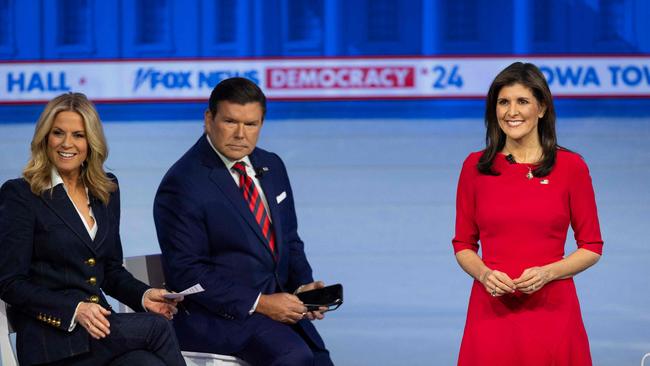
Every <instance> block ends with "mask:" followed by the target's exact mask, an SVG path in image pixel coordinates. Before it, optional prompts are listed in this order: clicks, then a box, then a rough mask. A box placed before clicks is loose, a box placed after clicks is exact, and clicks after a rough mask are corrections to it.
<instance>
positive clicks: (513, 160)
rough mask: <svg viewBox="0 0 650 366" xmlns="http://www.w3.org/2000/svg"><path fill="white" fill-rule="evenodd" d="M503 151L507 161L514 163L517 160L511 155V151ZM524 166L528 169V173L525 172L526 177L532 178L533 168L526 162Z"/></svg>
mask: <svg viewBox="0 0 650 366" xmlns="http://www.w3.org/2000/svg"><path fill="white" fill-rule="evenodd" d="M504 153H507V154H506V160H508V162H509V163H511V164H514V163H516V162H517V161H516V160H515V156H514V155H512V153H511V152H510V151H509V150H505V151H504ZM526 168H527V169H528V173H526V178H527V179H528V180H531V179H533V177H534V175H533V169H532V168H531V167H530V166H529V165H528V164H526Z"/></svg>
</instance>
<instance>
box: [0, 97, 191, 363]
mask: <svg viewBox="0 0 650 366" xmlns="http://www.w3.org/2000/svg"><path fill="white" fill-rule="evenodd" d="M106 157H107V147H106V142H105V138H104V134H103V131H102V127H101V122H100V120H99V116H98V115H97V112H96V111H95V108H94V106H93V105H92V103H91V102H90V101H88V99H87V98H86V97H85V96H84V95H83V94H79V93H68V94H63V95H60V96H58V97H57V98H55V99H53V100H52V101H50V102H49V103H48V105H47V106H46V107H45V110H44V111H43V113H42V114H41V117H40V118H39V121H38V123H37V125H36V130H35V132H34V138H33V140H32V144H31V158H30V160H29V163H28V164H27V167H26V168H25V170H24V171H23V177H22V178H19V179H13V180H9V181H7V182H6V183H5V184H4V185H3V186H2V188H0V251H1V252H2V253H3V255H2V256H1V257H0V298H2V299H3V300H4V301H5V302H7V303H8V304H9V305H10V308H9V309H10V310H9V316H10V319H11V320H12V321H13V324H14V327H15V328H16V331H17V342H16V343H17V349H18V359H19V361H20V364H21V365H33V364H48V365H107V364H111V365H127V364H137V365H184V364H185V363H184V361H183V358H182V356H181V354H180V351H179V349H178V342H177V340H176V338H175V335H174V333H173V329H172V328H171V326H170V325H169V322H168V319H171V318H172V316H173V314H174V313H176V306H175V305H176V304H175V303H174V302H171V301H169V300H166V299H165V298H164V297H163V294H164V293H165V292H166V291H165V290H162V289H150V288H149V286H147V285H146V284H144V283H142V282H140V281H138V280H136V279H135V278H133V276H132V275H131V274H130V273H128V272H127V271H126V270H125V269H124V267H123V266H122V245H121V242H120V235H119V220H120V199H119V189H118V185H117V179H116V178H115V176H114V175H112V174H107V173H105V172H104V170H103V163H104V161H105V160H106ZM104 292H105V293H106V294H108V295H110V296H112V297H114V298H116V299H117V300H119V301H121V302H123V303H125V304H127V305H128V306H130V307H131V308H133V309H135V310H139V311H145V310H146V311H149V313H132V314H116V313H113V312H112V310H111V307H110V305H109V304H108V302H107V301H106V298H105V297H104ZM156 313H157V314H156ZM161 315H162V316H161Z"/></svg>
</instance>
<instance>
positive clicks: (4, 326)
mask: <svg viewBox="0 0 650 366" xmlns="http://www.w3.org/2000/svg"><path fill="white" fill-rule="evenodd" d="M13 332H14V331H13V329H12V327H11V323H10V322H9V318H7V304H6V303H5V302H4V301H2V300H0V357H1V359H2V366H17V365H18V362H17V361H16V355H15V353H14V349H13V347H12V346H11V338H10V336H11V333H13Z"/></svg>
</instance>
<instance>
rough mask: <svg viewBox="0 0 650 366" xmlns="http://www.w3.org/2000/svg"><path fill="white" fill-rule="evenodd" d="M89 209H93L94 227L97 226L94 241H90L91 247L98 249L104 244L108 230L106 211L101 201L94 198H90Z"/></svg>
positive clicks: (108, 223) (108, 221) (108, 222)
mask: <svg viewBox="0 0 650 366" xmlns="http://www.w3.org/2000/svg"><path fill="white" fill-rule="evenodd" d="M90 207H91V208H92V209H93V216H95V225H97V234H95V240H93V241H92V245H93V246H94V247H95V248H96V249H99V247H100V246H101V245H102V244H104V241H105V240H106V236H107V235H108V231H109V230H108V229H109V226H110V224H111V223H110V220H109V218H108V209H107V207H106V206H105V205H104V203H103V202H102V201H100V200H99V199H97V198H95V197H92V196H91V197H90Z"/></svg>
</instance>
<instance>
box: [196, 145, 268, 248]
mask: <svg viewBox="0 0 650 366" xmlns="http://www.w3.org/2000/svg"><path fill="white" fill-rule="evenodd" d="M198 147H199V149H200V152H201V156H202V160H203V161H202V162H203V164H204V165H205V166H207V167H210V168H212V170H211V171H210V180H212V182H214V183H215V185H216V186H217V188H219V190H221V192H222V193H223V195H224V196H226V198H227V199H228V200H229V201H230V203H231V204H232V205H233V206H234V207H235V209H236V210H237V212H238V213H239V214H240V215H241V216H242V218H243V219H244V221H245V222H246V223H247V224H248V226H250V228H251V230H253V231H254V232H255V234H256V235H257V236H258V238H259V239H260V244H261V245H263V246H264V248H265V250H266V251H267V252H268V253H269V254H271V256H272V255H273V254H272V253H271V250H270V248H269V246H268V243H267V241H266V238H265V237H264V234H262V228H260V225H259V224H258V223H257V221H255V217H253V213H251V210H250V209H249V208H248V206H247V205H246V201H245V200H244V196H243V195H242V193H241V191H240V190H239V187H237V184H235V181H234V180H233V179H232V175H230V172H229V171H228V169H226V166H225V165H224V164H223V161H221V159H220V158H219V156H218V155H217V154H216V153H215V152H214V150H212V147H210V145H209V144H208V142H207V141H206V137H205V135H203V136H201V138H200V140H199V146H198Z"/></svg>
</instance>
